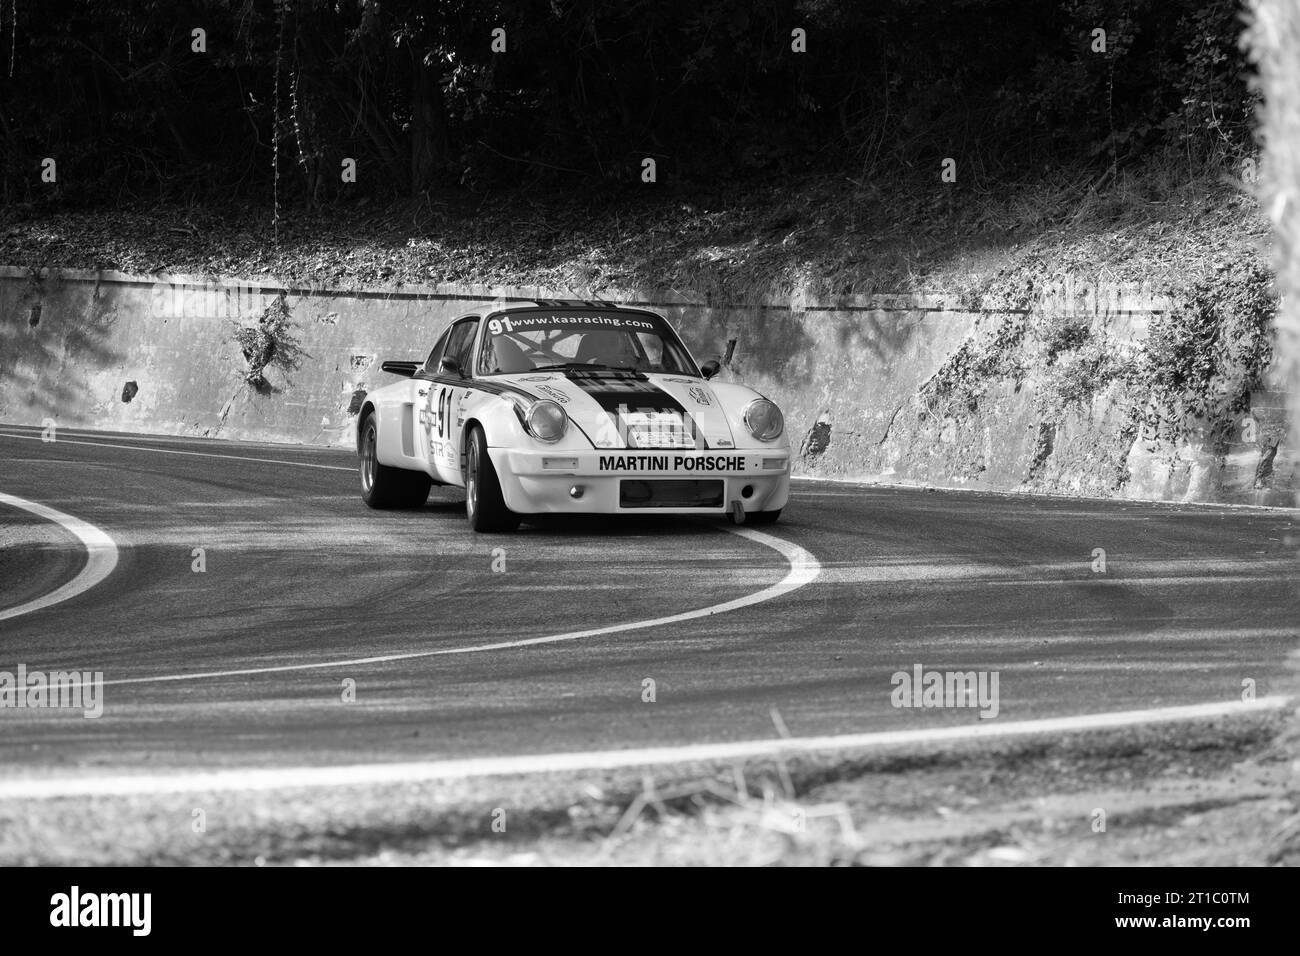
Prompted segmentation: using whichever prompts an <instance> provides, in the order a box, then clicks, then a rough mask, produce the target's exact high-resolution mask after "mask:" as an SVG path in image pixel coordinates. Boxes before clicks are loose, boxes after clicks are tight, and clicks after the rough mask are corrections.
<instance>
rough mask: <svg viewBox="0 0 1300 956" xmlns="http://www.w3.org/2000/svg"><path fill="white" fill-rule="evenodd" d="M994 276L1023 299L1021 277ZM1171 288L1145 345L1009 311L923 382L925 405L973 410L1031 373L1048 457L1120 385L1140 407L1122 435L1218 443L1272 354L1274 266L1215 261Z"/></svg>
mask: <svg viewBox="0 0 1300 956" xmlns="http://www.w3.org/2000/svg"><path fill="white" fill-rule="evenodd" d="M998 283H1001V284H1002V287H1003V288H1004V289H1005V288H1008V287H1009V288H1011V289H1014V290H1016V292H1017V296H1019V297H1020V301H1022V302H1023V301H1025V299H1024V298H1023V295H1024V291H1025V285H1024V283H1023V282H1022V281H1021V280H1020V279H1017V278H1015V277H1001V278H1000V279H999V280H998ZM995 285H997V283H993V284H991V286H990V288H991V287H992V286H995ZM1168 292H1169V294H1170V295H1171V296H1172V297H1173V298H1174V299H1175V301H1176V302H1177V303H1178V304H1177V306H1176V307H1175V308H1174V309H1172V310H1171V311H1169V312H1167V313H1163V314H1160V315H1158V316H1157V317H1156V318H1155V319H1153V320H1152V322H1151V325H1150V328H1149V329H1148V333H1147V335H1146V337H1145V338H1144V339H1143V340H1142V342H1141V344H1140V345H1138V346H1123V345H1121V344H1120V343H1117V342H1116V341H1114V340H1112V339H1111V338H1109V337H1108V336H1106V335H1104V334H1098V333H1097V332H1095V331H1094V329H1093V326H1092V324H1091V323H1090V322H1087V321H1084V320H1081V319H1079V318H1077V317H1075V316H1072V315H1056V314H1053V313H1051V312H1046V313H1044V312H1042V311H1035V312H1034V313H1033V316H1032V318H1030V319H1026V317H1025V316H1024V315H1022V314H1009V315H1006V316H1005V317H1004V318H1003V319H1002V320H1001V322H1000V324H999V325H998V327H997V328H996V330H995V331H994V332H993V333H992V334H990V335H984V336H976V337H972V338H971V339H969V340H967V341H966V342H964V343H962V345H961V346H960V347H959V348H958V349H957V350H956V351H955V352H954V353H953V354H952V355H951V356H950V357H949V358H948V360H947V361H946V362H945V363H944V364H943V366H942V367H941V368H940V369H939V371H938V372H936V373H935V375H934V376H933V378H932V379H931V380H930V381H929V382H927V383H926V385H925V386H924V387H923V388H922V390H921V397H922V400H923V403H924V407H925V409H926V413H927V414H933V415H939V416H958V417H964V416H969V415H972V414H974V413H976V412H978V411H979V410H980V399H981V398H982V397H983V396H984V395H985V394H986V393H987V392H988V390H989V389H990V388H991V387H992V386H994V385H995V384H997V382H999V381H1003V380H1008V379H1010V380H1013V381H1015V383H1016V386H1017V388H1019V387H1020V385H1021V383H1022V382H1023V381H1025V380H1029V381H1032V382H1033V385H1034V407H1035V409H1036V410H1037V412H1038V415H1039V416H1040V420H1041V421H1042V422H1043V423H1044V430H1042V431H1041V432H1040V435H1039V444H1038V448H1037V450H1036V453H1035V454H1036V455H1039V456H1045V455H1046V454H1047V453H1049V452H1050V449H1051V440H1052V439H1051V435H1052V432H1053V430H1054V428H1055V426H1056V425H1058V424H1059V423H1060V422H1061V421H1062V420H1063V419H1064V418H1065V416H1066V415H1067V414H1070V413H1071V412H1078V411H1080V410H1082V409H1085V408H1086V407H1087V406H1088V405H1089V404H1090V403H1091V402H1092V400H1093V399H1094V397H1095V396H1097V395H1098V394H1100V393H1101V392H1102V391H1104V390H1106V389H1108V388H1110V387H1111V386H1112V385H1118V386H1120V387H1121V388H1122V389H1123V390H1124V394H1125V395H1126V396H1127V399H1126V400H1127V401H1128V402H1129V403H1130V405H1131V408H1132V410H1133V418H1134V421H1133V422H1132V423H1130V424H1129V425H1126V426H1125V434H1126V435H1128V438H1127V441H1129V442H1131V441H1132V437H1133V434H1136V433H1137V430H1138V427H1139V426H1140V429H1141V431H1140V434H1141V435H1142V437H1143V438H1144V439H1145V440H1146V441H1148V442H1149V443H1152V444H1157V445H1165V446H1166V447H1170V448H1172V447H1174V446H1176V445H1177V444H1178V443H1179V442H1181V441H1184V440H1186V439H1188V438H1192V437H1198V438H1199V437H1201V436H1203V437H1204V438H1205V439H1207V440H1208V441H1209V442H1210V443H1211V444H1212V446H1214V447H1216V448H1219V449H1222V448H1224V447H1225V446H1226V443H1227V442H1228V440H1229V438H1230V437H1231V435H1232V434H1233V433H1234V430H1235V428H1236V427H1237V424H1238V423H1239V421H1240V417H1241V415H1242V414H1243V413H1244V412H1246V411H1247V410H1248V409H1249V407H1250V395H1251V392H1252V391H1253V390H1254V389H1257V388H1259V387H1260V384H1261V380H1262V377H1263V375H1264V373H1265V371H1266V370H1267V369H1268V367H1269V364H1270V362H1271V361H1272V357H1273V339H1274V327H1273V323H1274V318H1275V315H1276V311H1277V299H1276V295H1275V294H1274V291H1273V286H1272V276H1271V273H1270V272H1269V271H1268V269H1267V268H1266V266H1265V265H1264V264H1263V263H1262V262H1261V261H1259V260H1257V259H1255V258H1244V259H1225V260H1219V261H1217V262H1216V263H1214V264H1213V265H1211V266H1209V267H1208V268H1207V269H1206V270H1205V271H1204V272H1202V273H1201V274H1200V275H1198V276H1197V277H1196V278H1194V280H1193V281H1192V282H1191V283H1190V284H1188V285H1187V286H1186V287H1185V288H1178V289H1169V290H1168ZM982 301H987V297H985V298H983V299H982ZM1130 431H1131V432H1132V433H1133V434H1130ZM1126 447H1127V446H1125V448H1126ZM1035 460H1036V461H1037V460H1038V459H1035ZM1039 464H1040V465H1041V461H1039Z"/></svg>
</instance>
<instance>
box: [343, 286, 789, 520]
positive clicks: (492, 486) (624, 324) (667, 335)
mask: <svg viewBox="0 0 1300 956" xmlns="http://www.w3.org/2000/svg"><path fill="white" fill-rule="evenodd" d="M383 368H384V370H385V371H388V372H394V373H397V374H400V375H403V376H405V377H406V378H405V380H404V381H401V382H397V383H395V384H392V385H387V386H384V387H383V388H379V389H376V390H375V391H373V392H371V393H369V394H368V395H367V396H366V397H365V400H364V403H363V405H362V407H361V409H360V414H359V416H358V426H357V452H358V454H359V455H360V458H361V491H362V497H363V498H364V499H365V501H366V503H367V504H369V505H370V506H371V507H375V508H411V507H418V506H419V505H421V504H423V503H424V501H425V499H426V498H427V497H428V494H429V489H430V487H431V486H432V485H434V484H441V485H456V486H461V487H464V488H465V496H466V513H467V515H468V517H469V521H470V525H471V527H473V528H474V529H475V530H476V531H508V530H513V529H514V528H516V527H517V526H518V524H519V521H520V519H521V517H523V516H526V515H529V514H542V513H566V512H567V513H593V512H594V513H600V514H634V513H645V512H646V511H648V510H653V511H656V512H658V513H666V514H704V515H707V514H717V515H721V514H728V515H730V516H731V517H732V519H733V520H736V521H749V522H756V523H763V522H770V521H775V520H776V518H777V517H778V516H779V515H780V513H781V509H782V508H783V507H784V506H785V503H786V498H787V496H788V494H789V489H790V446H789V441H788V440H787V438H786V436H785V426H784V421H783V419H782V415H781V411H780V409H778V408H777V407H776V405H775V404H773V403H772V402H770V401H768V400H767V399H766V398H764V397H763V396H761V395H759V394H758V393H757V392H755V391H753V390H752V389H749V388H746V387H744V386H742V385H733V384H723V383H717V382H711V381H709V379H711V378H712V376H713V375H715V374H716V373H717V371H718V363H717V362H707V363H705V365H704V366H703V368H701V367H700V366H697V365H696V364H695V360H694V359H693V358H691V355H690V353H689V352H688V351H687V350H686V348H685V346H683V345H682V343H681V340H680V339H679V338H678V337H677V333H676V332H674V331H673V329H672V327H671V326H670V325H669V324H668V323H667V322H666V321H665V320H664V319H663V317H662V316H659V315H657V314H655V313H653V312H647V311H644V310H640V309H631V308H621V307H618V306H613V305H606V304H600V303H579V302H569V301H565V302H546V301H544V302H541V303H540V304H538V305H536V306H519V307H513V308H507V309H502V310H498V311H493V312H490V313H487V314H485V315H467V316H464V317H462V318H460V319H457V320H456V321H455V322H454V323H453V324H452V325H451V327H450V328H449V329H448V330H447V331H446V332H445V333H444V334H443V335H442V337H441V338H439V339H438V342H437V344H435V345H434V347H433V350H432V351H431V352H430V353H429V356H428V358H427V359H426V360H425V361H424V362H423V363H420V362H385V363H384V364H383Z"/></svg>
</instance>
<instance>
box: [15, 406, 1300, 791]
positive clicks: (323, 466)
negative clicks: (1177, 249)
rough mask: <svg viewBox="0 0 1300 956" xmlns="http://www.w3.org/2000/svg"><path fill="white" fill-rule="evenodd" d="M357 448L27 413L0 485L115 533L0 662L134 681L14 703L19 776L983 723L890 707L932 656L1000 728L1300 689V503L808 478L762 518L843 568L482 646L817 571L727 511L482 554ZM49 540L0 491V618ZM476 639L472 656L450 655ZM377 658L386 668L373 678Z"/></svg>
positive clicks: (493, 542) (590, 523)
mask: <svg viewBox="0 0 1300 956" xmlns="http://www.w3.org/2000/svg"><path fill="white" fill-rule="evenodd" d="M353 462H354V458H353V456H352V455H350V454H348V453H347V452H344V451H339V450H332V449H318V448H304V447H297V446H273V445H258V444H246V443H233V442H217V441H202V440H187V439H171V438H158V437H140V436H122V435H110V434H107V433H90V432H78V431H67V430H60V432H59V433H58V441H56V442H54V443H45V442H42V441H40V439H39V431H38V430H37V429H30V428H22V427H17V426H0V492H5V493H8V494H10V495H15V496H18V497H21V498H25V499H29V500H32V501H36V502H40V503H42V504H44V505H47V506H50V507H53V508H57V509H59V510H61V511H64V512H67V513H69V514H71V515H74V516H76V517H78V518H81V519H84V520H85V521H88V522H91V523H92V524H94V525H97V526H98V527H99V528H101V529H103V530H104V531H106V532H108V533H109V534H110V535H112V537H113V538H114V539H115V540H116V541H117V543H118V546H119V548H120V559H119V563H118V565H117V568H116V570H115V571H114V572H113V574H112V575H111V576H110V577H109V578H108V579H107V580H106V581H104V582H103V583H101V584H99V585H98V586H97V587H95V588H93V589H91V590H90V591H88V592H86V593H84V594H82V595H80V596H79V597H76V598H74V599H72V600H70V601H67V602H65V603H62V604H60V605H57V606H55V607H52V608H47V609H44V610H40V611H37V612H35V613H32V614H29V615H24V616H22V617H18V618H15V619H12V620H8V621H0V671H3V670H10V671H12V670H14V669H15V668H16V667H17V665H18V664H19V663H20V662H21V663H24V664H26V665H27V667H28V668H29V669H42V670H47V671H52V670H59V669H73V670H79V671H87V670H90V671H103V672H104V679H105V681H106V682H107V686H106V687H105V690H104V693H105V711H104V715H103V716H102V717H101V718H99V719H97V720H86V719H84V718H82V717H81V716H80V714H73V713H69V712H61V711H52V710H13V709H7V710H0V766H6V767H10V768H15V767H19V768H22V769H23V770H25V771H30V772H39V771H41V770H43V769H45V768H50V769H62V770H67V769H70V768H74V767H106V768H107V767H112V768H133V769H134V768H154V769H162V768H168V767H187V768H200V767H202V768H210V767H219V766H279V765H282V764H291V765H300V764H327V763H335V762H347V763H355V762H364V761H372V760H373V761H383V760H395V759H402V760H410V759H438V758H444V757H464V756H502V755H513V754H534V753H548V752H556V751H576V750H592V749H617V748H624V747H637V746H650V745H673V744H686V743H702V742H720V741H731V740H749V739H755V738H766V737H771V736H772V735H774V734H775V733H776V732H777V731H776V729H775V725H774V721H773V716H772V714H773V710H774V709H775V710H776V711H777V712H778V713H779V715H780V719H781V720H782V721H783V722H784V725H785V727H786V728H788V732H789V733H791V734H793V735H796V736H804V735H813V734H838V733H856V732H862V731H872V730H893V729H902V728H915V727H931V726H943V725H949V724H965V723H977V722H978V721H979V719H980V718H979V716H978V711H977V710H976V709H973V708H942V709H908V708H896V707H894V706H892V704H891V692H892V690H893V684H892V681H891V677H892V675H893V674H894V673H895V672H898V671H907V672H909V673H910V672H912V670H913V668H914V667H915V665H917V664H921V665H922V666H923V667H925V668H926V669H927V670H928V669H938V670H958V671H967V670H975V671H996V672H998V674H999V689H1000V700H999V715H998V718H997V719H998V720H1026V719H1034V718H1040V717H1053V716H1063V715H1072V714H1090V713H1099V712H1105V711H1115V710H1131V709H1136V708H1147V707H1163V706H1170V705H1177V704H1191V703H1202V702H1209V701H1230V700H1234V699H1237V698H1239V697H1240V695H1241V692H1242V682H1243V680H1253V681H1255V687H1256V692H1257V694H1258V695H1259V696H1264V695H1266V694H1269V693H1278V692H1287V691H1288V690H1289V689H1290V685H1289V681H1290V680H1291V678H1290V676H1289V674H1288V671H1287V667H1286V663H1285V659H1286V656H1287V654H1288V653H1289V652H1291V651H1292V650H1294V649H1295V648H1296V646H1297V643H1298V640H1297V639H1298V637H1300V626H1298V622H1300V614H1298V613H1297V612H1300V588H1298V587H1297V582H1298V581H1300V560H1298V558H1297V548H1298V547H1300V529H1298V528H1297V518H1298V517H1300V513H1297V512H1295V511H1281V510H1263V509H1228V508H1216V507H1199V506H1174V505H1160V504H1144V503H1135V502H1123V501H1117V502H1110V501H1088V500H1080V499H1044V498H1031V497H1021V496H1003V495H990V494H973V493H961V492H941V491H926V490H920V489H902V488H885V487H876V486H859V485H846V484H832V483H826V482H804V481H800V482H796V485H795V488H794V492H793V497H792V501H791V504H790V507H789V508H788V510H787V513H786V516H785V517H783V519H782V521H781V522H780V523H778V524H777V525H775V526H772V527H770V528H765V529H763V530H764V532H766V533H769V534H771V535H772V536H774V537H776V538H779V539H782V540H783V541H787V542H792V543H794V544H796V545H799V546H800V547H802V548H803V549H805V550H806V551H807V552H808V553H810V554H811V555H812V556H813V557H815V558H816V560H817V562H819V564H820V572H819V574H818V576H817V577H816V579H815V580H813V581H812V582H811V583H808V584H806V585H804V586H802V587H799V588H798V589H796V590H793V591H791V592H789V593H787V594H784V595H781V596H779V597H776V598H774V599H771V600H766V601H763V602H760V603H755V604H752V605H749V606H745V607H741V608H738V609H733V610H727V611H723V612H721V613H717V614H713V615H710V616H707V617H701V618H698V619H694V620H689V621H685V622H679V623H674V624H668V625H660V626H656V627H646V628H639V629H632V630H624V631H619V632H616V633H607V634H600V635H594V636H587V637H578V638H574V639H566V640H563V641H560V642H554V643H536V644H531V645H524V646H514V647H506V648H497V649H495V650H474V649H475V648H480V647H483V646H485V645H494V644H501V643H506V642H514V641H519V640H527V639H534V638H543V637H547V636H554V635H560V634H565V633H567V632H574V631H582V630H586V629H591V628H598V627H601V626H604V625H610V624H619V623H623V622H629V621H638V620H645V619H651V618H657V617H662V616H665V615H672V614H676V613H678V612H683V611H690V610H694V609H697V608H705V607H708V606H711V605H716V604H720V603H723V602H728V601H731V600H733V599H737V598H742V597H744V596H745V595H749V594H753V593H755V592H760V591H762V590H763V589H765V588H768V587H770V586H772V585H774V584H776V583H777V582H779V581H781V580H782V579H784V578H785V577H786V575H787V574H788V573H789V571H790V564H789V563H788V561H787V559H786V557H784V556H783V555H782V554H781V553H780V551H778V550H777V549H774V548H773V547H769V546H766V545H764V544H762V543H761V542H759V541H756V540H752V539H747V538H744V537H740V536H737V535H734V534H731V533H728V531H727V530H726V527H727V526H726V525H724V524H720V523H715V522H708V521H701V520H667V519H663V518H660V519H650V518H646V519H640V518H638V519H634V520H631V519H630V520H617V521H611V520H605V519H599V520H597V519H582V520H548V521H546V522H544V523H542V524H540V525H525V526H524V527H523V529H521V531H520V532H519V533H518V534H515V535H508V536H476V535H474V534H473V533H472V532H470V531H469V529H468V527H467V525H466V523H465V520H464V515H463V508H464V504H463V496H460V495H458V494H454V493H451V492H442V491H439V490H435V493H434V497H433V498H432V499H431V501H430V504H429V505H428V506H427V507H425V508H424V509H422V510H420V511H418V512H407V513H401V512H393V513H381V512H373V511H370V510H368V509H367V508H366V507H365V506H364V505H363V504H362V502H361V500H360V497H359V495H358V488H357V480H356V477H355V471H354V469H353ZM37 524H39V522H36V521H35V520H34V519H32V518H31V517H30V516H28V515H26V514H25V513H23V512H18V511H15V510H13V509H10V508H8V507H5V506H3V505H0V529H3V530H0V610H3V609H4V608H5V607H12V606H15V605H17V604H20V603H22V602H23V601H24V600H27V599H29V598H30V597H31V596H32V595H33V594H35V593H40V592H41V591H42V589H46V590H48V589H49V588H51V587H53V586H56V585H57V583H59V581H61V580H64V579H66V578H67V577H69V576H71V575H73V574H75V573H76V569H77V566H78V561H80V560H81V559H80V557H79V555H78V552H77V546H76V544H75V542H74V541H73V540H72V539H71V538H70V537H68V536H67V535H64V534H62V533H60V532H59V531H58V530H57V529H54V530H50V529H44V530H41V529H38V528H35V525H37ZM38 538H39V540H37V539H38ZM196 548H202V549H204V556H205V561H206V570H205V571H203V572H202V573H198V572H196V571H195V570H193V563H194V560H195V559H194V557H193V551H194V549H196ZM1097 548H1102V549H1104V550H1105V553H1106V570H1105V572H1104V573H1099V572H1097V571H1095V570H1094V563H1095V561H1094V556H1093V551H1094V549H1097ZM494 549H501V551H500V552H499V553H498V554H495V555H494V553H493V552H494ZM502 561H504V567H505V569H504V570H503V571H494V570H493V564H494V562H495V563H496V564H497V565H498V566H500V564H501V562H502ZM453 649H454V650H457V651H464V652H463V653H461V652H458V653H441V654H438V653H433V652H438V651H444V652H445V651H449V650H453ZM372 657H382V658H388V659H387V660H384V661H379V662H369V663H355V662H356V661H358V660H361V659H365V658H372ZM394 658H395V659H394ZM348 662H353V663H348ZM230 671H251V673H236V674H230V673H228V672H230ZM646 679H651V680H653V681H654V690H655V698H656V699H655V701H654V702H652V703H651V702H646V701H644V700H643V695H644V688H645V684H644V682H645V681H646ZM345 681H354V682H355V701H353V702H345V701H344V700H343V696H344V686H345Z"/></svg>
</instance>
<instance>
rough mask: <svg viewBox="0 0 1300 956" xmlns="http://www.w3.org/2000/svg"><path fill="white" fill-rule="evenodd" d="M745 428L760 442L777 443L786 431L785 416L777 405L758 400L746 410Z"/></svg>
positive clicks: (761, 399)
mask: <svg viewBox="0 0 1300 956" xmlns="http://www.w3.org/2000/svg"><path fill="white" fill-rule="evenodd" d="M745 427H746V428H748V429H749V433H750V434H751V435H753V436H754V437H755V438H757V439H758V440H759V441H775V440H776V439H777V438H780V437H781V432H783V431H785V416H784V415H782V414H781V409H779V408H777V407H776V404H775V403H773V402H769V401H768V400H767V399H766V398H756V399H754V400H753V401H752V402H750V403H749V407H747V408H746V409H745Z"/></svg>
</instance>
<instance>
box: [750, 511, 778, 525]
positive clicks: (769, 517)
mask: <svg viewBox="0 0 1300 956" xmlns="http://www.w3.org/2000/svg"><path fill="white" fill-rule="evenodd" d="M779 517H781V509H780V508H777V509H776V510H775V511H751V512H749V514H747V515H745V524H776V519H777V518H779Z"/></svg>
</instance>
